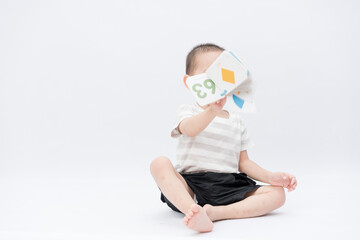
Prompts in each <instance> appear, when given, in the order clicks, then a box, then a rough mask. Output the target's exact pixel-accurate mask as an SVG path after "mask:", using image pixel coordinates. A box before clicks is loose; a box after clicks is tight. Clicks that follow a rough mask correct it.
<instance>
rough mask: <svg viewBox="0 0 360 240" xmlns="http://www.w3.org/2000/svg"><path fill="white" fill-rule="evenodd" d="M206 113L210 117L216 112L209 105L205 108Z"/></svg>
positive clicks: (214, 115)
mask: <svg viewBox="0 0 360 240" xmlns="http://www.w3.org/2000/svg"><path fill="white" fill-rule="evenodd" d="M206 111H207V113H208V114H210V116H211V117H216V115H217V114H218V112H217V111H216V110H215V109H213V108H212V107H211V106H209V107H208V108H207V109H206Z"/></svg>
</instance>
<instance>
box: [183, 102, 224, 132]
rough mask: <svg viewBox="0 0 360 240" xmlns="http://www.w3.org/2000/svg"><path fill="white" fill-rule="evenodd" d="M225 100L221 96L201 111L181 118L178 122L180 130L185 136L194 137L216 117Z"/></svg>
mask: <svg viewBox="0 0 360 240" xmlns="http://www.w3.org/2000/svg"><path fill="white" fill-rule="evenodd" d="M225 102H226V98H223V99H221V100H219V101H218V102H215V103H211V104H210V105H209V106H208V107H207V108H206V109H205V110H204V111H203V112H201V113H199V114H197V115H195V116H193V117H189V118H185V119H184V120H182V121H181V122H180V124H179V130H180V132H181V133H182V134H185V135H186V136H189V137H195V136H196V135H198V134H199V133H200V132H201V131H203V130H204V129H205V128H206V127H207V126H208V125H209V123H210V122H211V121H212V120H213V119H214V118H215V117H216V115H217V114H218V113H219V112H220V111H221V110H222V108H223V107H224V105H225Z"/></svg>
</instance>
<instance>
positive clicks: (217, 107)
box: [208, 97, 226, 113]
mask: <svg viewBox="0 0 360 240" xmlns="http://www.w3.org/2000/svg"><path fill="white" fill-rule="evenodd" d="M225 103H226V97H224V98H222V99H220V100H219V101H216V102H214V103H210V104H209V105H208V108H210V110H211V111H212V112H214V113H219V112H221V110H222V109H223V107H224V105H225Z"/></svg>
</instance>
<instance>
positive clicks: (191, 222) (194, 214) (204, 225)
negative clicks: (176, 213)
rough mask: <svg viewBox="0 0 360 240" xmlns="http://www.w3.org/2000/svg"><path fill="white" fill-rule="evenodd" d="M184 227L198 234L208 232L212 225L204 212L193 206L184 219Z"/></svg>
mask: <svg viewBox="0 0 360 240" xmlns="http://www.w3.org/2000/svg"><path fill="white" fill-rule="evenodd" d="M184 223H185V225H186V226H187V227H188V228H190V229H193V230H195V231H198V232H210V231H211V230H212V229H213V227H214V224H213V222H212V221H211V220H210V218H209V217H208V215H207V214H206V211H205V210H204V209H203V208H202V207H200V206H199V205H197V204H193V205H192V206H191V207H190V209H189V211H188V212H187V214H186V216H185V217H184Z"/></svg>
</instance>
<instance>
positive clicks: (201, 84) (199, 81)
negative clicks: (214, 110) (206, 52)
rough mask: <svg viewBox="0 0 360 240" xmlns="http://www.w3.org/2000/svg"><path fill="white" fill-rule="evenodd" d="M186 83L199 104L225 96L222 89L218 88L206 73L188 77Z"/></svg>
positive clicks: (202, 104)
mask: <svg viewBox="0 0 360 240" xmlns="http://www.w3.org/2000/svg"><path fill="white" fill-rule="evenodd" d="M186 84H187V85H188V87H189V89H190V91H191V93H192V94H193V95H194V97H195V98H196V100H197V102H198V103H199V104H200V105H201V106H204V105H206V104H209V103H211V102H215V101H218V100H220V99H221V98H223V97H224V96H225V94H222V93H223V92H224V91H222V90H221V89H219V88H218V87H217V86H216V85H215V83H214V82H213V81H212V80H211V79H210V78H209V77H208V76H207V74H206V73H203V74H198V75H195V76H192V77H188V79H187V80H186Z"/></svg>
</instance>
